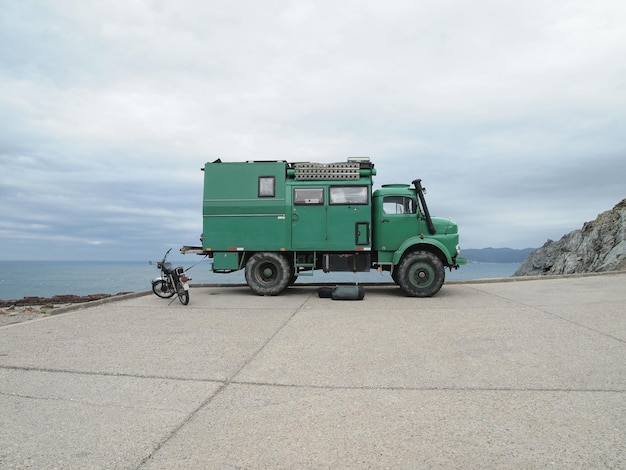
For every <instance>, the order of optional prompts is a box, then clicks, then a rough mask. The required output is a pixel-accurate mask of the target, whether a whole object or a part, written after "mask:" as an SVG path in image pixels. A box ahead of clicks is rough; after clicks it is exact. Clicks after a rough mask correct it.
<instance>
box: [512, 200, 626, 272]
mask: <svg viewBox="0 0 626 470" xmlns="http://www.w3.org/2000/svg"><path fill="white" fill-rule="evenodd" d="M623 270H626V199H624V200H623V201H621V202H620V203H619V204H617V205H616V206H615V207H614V208H613V209H611V210H609V211H606V212H603V213H602V214H600V215H599V216H598V217H597V218H596V220H594V221H592V222H585V224H584V225H583V227H582V228H581V229H580V230H574V231H573V232H571V233H569V234H567V235H565V236H563V238H561V239H560V240H559V241H556V242H555V241H552V240H548V241H547V242H546V243H545V244H544V245H543V246H542V247H541V248H538V249H536V250H535V251H533V252H532V253H531V254H530V255H528V258H526V260H525V261H524V262H523V263H522V265H521V266H520V267H519V269H518V270H517V271H515V274H513V275H514V276H532V275H536V274H573V273H586V272H600V271H623Z"/></svg>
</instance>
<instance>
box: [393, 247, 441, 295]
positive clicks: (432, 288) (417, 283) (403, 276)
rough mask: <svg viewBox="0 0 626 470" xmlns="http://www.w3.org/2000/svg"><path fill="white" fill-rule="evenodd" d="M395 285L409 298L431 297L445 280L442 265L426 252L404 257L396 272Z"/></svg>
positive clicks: (436, 258) (435, 257)
mask: <svg viewBox="0 0 626 470" xmlns="http://www.w3.org/2000/svg"><path fill="white" fill-rule="evenodd" d="M396 278H397V284H398V285H399V286H400V288H401V289H402V290H403V291H404V293H405V294H406V295H408V296H410V297H432V296H433V295H435V294H436V293H437V292H439V289H441V286H443V281H444V280H445V278H446V272H445V270H444V268H443V263H442V262H441V260H440V259H439V257H438V256H437V255H434V254H432V253H430V252H428V251H415V252H413V253H409V254H408V255H406V256H405V257H404V258H403V259H402V261H400V264H399V265H398V269H397V271H396Z"/></svg>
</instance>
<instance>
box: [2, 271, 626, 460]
mask: <svg viewBox="0 0 626 470" xmlns="http://www.w3.org/2000/svg"><path fill="white" fill-rule="evenodd" d="M0 424H1V425H0V468H3V469H5V468H72V469H76V468H120V469H135V468H137V469H160V468H219V469H231V468H545V467H548V466H553V467H554V468H626V274H610V275H603V276H584V277H573V278H555V279H552V278H551V279H541V280H530V281H519V282H490V283H471V282H470V283H451V284H446V285H445V286H444V287H443V289H442V290H441V291H440V292H439V294H438V295H437V296H435V297H433V298H430V299H413V298H407V297H404V296H403V295H402V293H401V291H400V290H399V289H398V288H397V287H394V286H380V287H367V288H366V295H365V299H364V300H363V301H352V302H350V301H343V302H342V301H333V300H330V299H320V298H318V297H317V290H316V288H315V287H312V286H299V287H294V288H291V289H289V290H288V291H287V292H286V293H285V294H284V295H282V296H280V297H258V296H256V295H253V294H252V293H251V292H250V290H249V289H248V288H247V287H219V288H217V287H215V288H213V287H202V288H194V289H192V290H191V301H190V304H189V305H188V306H186V307H185V306H182V305H180V304H179V303H178V302H177V301H175V302H174V303H172V304H171V305H168V301H167V300H162V299H158V298H157V297H155V296H153V295H146V296H141V297H137V298H131V299H124V300H120V301H117V302H109V303H104V304H101V305H96V306H91V307H85V308H81V309H77V310H74V311H70V312H67V313H63V314H59V315H56V316H53V317H49V318H44V319H41V320H34V321H29V322H24V323H18V324H12V325H8V326H4V327H1V328H0Z"/></svg>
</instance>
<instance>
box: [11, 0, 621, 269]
mask: <svg viewBox="0 0 626 470" xmlns="http://www.w3.org/2000/svg"><path fill="white" fill-rule="evenodd" d="M625 21H626V6H624V4H623V2H620V1H617V0H599V1H596V2H593V3H589V2H578V1H575V2H571V1H555V2H550V3H549V4H546V3H545V2H540V1H538V0H530V1H528V2H522V3H519V2H518V3H510V2H505V3H503V2H496V1H487V0H481V1H479V2H473V3H468V2H462V1H458V0H447V1H446V0H444V1H438V2H435V1H423V2H410V1H408V0H407V1H401V0H398V1H395V2H392V3H391V4H384V3H381V2H371V1H364V2H363V1H359V2H357V1H347V2H339V3H337V2H330V1H326V0H322V1H316V2H313V1H302V2H296V3H291V4H289V3H287V4H286V3H284V2H278V1H272V0H270V1H268V2H264V3H263V4H262V5H261V4H259V3H258V2H251V1H241V2H231V3H226V4H214V3H212V2H209V3H207V2H202V1H182V2H174V3H172V2H161V1H153V2H139V1H125V2H121V1H109V2H94V1H84V0H83V1H79V0H73V1H68V2H64V4H63V7H61V6H60V5H56V4H54V3H50V2H43V1H36V0H29V1H26V0H25V1H21V2H4V3H3V15H2V17H0V60H1V61H2V64H3V67H2V70H1V71H0V125H1V126H2V129H3V132H2V133H1V134H0V165H1V168H2V172H1V174H0V195H1V196H2V202H3V203H2V207H1V208H0V234H1V236H2V241H3V245H4V246H5V247H7V248H3V251H2V252H1V253H0V258H8V257H12V258H16V257H26V258H31V257H35V258H37V257H54V258H63V257H91V258H92V259H95V258H98V257H104V258H115V259H119V258H126V257H131V258H133V259H143V258H146V257H148V258H149V257H150V256H151V255H150V253H151V252H154V251H159V252H160V251H161V250H162V248H163V247H164V245H167V244H171V245H174V246H175V245H179V244H183V243H195V242H196V241H197V237H198V235H199V232H200V231H201V224H202V219H201V204H202V173H201V172H200V171H199V168H200V167H202V166H203V164H204V162H205V161H212V160H214V159H215V158H217V157H221V158H222V159H223V160H226V161H238V160H252V159H257V160H258V159H281V160H282V159H285V160H288V161H304V160H310V161H326V162H328V161H338V160H343V159H345V158H346V157H348V156H370V157H371V158H372V160H373V161H374V162H375V163H376V166H377V168H378V176H377V177H376V184H384V183H391V182H407V183H408V182H410V181H411V180H413V179H415V178H422V179H423V180H424V184H425V186H426V187H427V188H428V189H429V190H430V193H429V200H430V205H431V207H432V210H433V212H435V213H436V214H437V215H443V216H446V217H447V216H450V217H452V218H453V219H455V220H456V221H457V222H459V224H460V231H461V237H462V243H463V245H464V246H466V247H482V246H496V247H497V246H512V247H516V248H523V247H527V246H539V245H541V244H542V243H543V242H544V241H545V239H547V238H559V237H560V236H561V235H562V234H564V233H565V232H567V231H570V230H573V229H575V228H579V227H580V225H581V224H582V222H584V221H586V220H591V219H593V218H594V217H595V216H596V215H597V214H598V213H600V212H602V211H604V210H607V209H609V208H611V207H612V206H613V205H614V204H615V203H616V202H618V201H619V200H620V199H622V198H623V197H625V195H624V189H623V181H622V179H623V178H622V176H621V175H623V174H624V171H625V170H626V159H625V153H626V137H625V135H624V132H623V129H624V127H625V125H626V122H625V120H626V119H625V117H626V116H625V114H626V112H625V110H626V70H625V67H624V65H623V63H624V61H623V57H626V30H624V28H623V24H624V22H625ZM77 246H80V247H81V248H80V249H77V248H76V247H77ZM11 247H14V248H11Z"/></svg>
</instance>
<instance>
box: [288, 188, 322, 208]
mask: <svg viewBox="0 0 626 470" xmlns="http://www.w3.org/2000/svg"><path fill="white" fill-rule="evenodd" d="M293 203H294V204H296V205H303V204H307V205H314V204H324V190H323V189H322V188H319V189H318V188H299V189H294V190H293Z"/></svg>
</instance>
